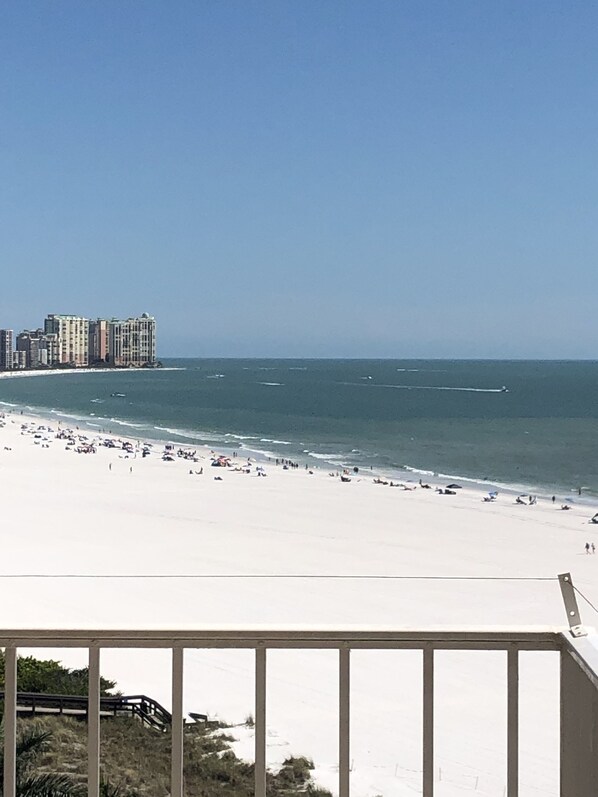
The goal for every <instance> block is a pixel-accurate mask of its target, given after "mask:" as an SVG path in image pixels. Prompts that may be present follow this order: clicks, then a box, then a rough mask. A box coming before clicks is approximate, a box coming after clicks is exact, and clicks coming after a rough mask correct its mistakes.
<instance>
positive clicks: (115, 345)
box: [108, 313, 156, 368]
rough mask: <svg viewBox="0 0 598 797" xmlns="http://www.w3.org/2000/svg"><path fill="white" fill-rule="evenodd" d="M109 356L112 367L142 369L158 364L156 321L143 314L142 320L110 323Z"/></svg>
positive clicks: (134, 319) (129, 319)
mask: <svg viewBox="0 0 598 797" xmlns="http://www.w3.org/2000/svg"><path fill="white" fill-rule="evenodd" d="M108 349H109V351H108V355H109V361H110V364H111V365H115V366H117V367H121V368H124V367H136V368H139V367H142V366H144V365H154V364H155V362H156V319H155V318H152V317H151V316H149V315H148V314H147V313H143V315H142V316H141V318H128V319H127V320H126V321H110V324H109V331H108Z"/></svg>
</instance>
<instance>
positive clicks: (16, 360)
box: [12, 351, 27, 370]
mask: <svg viewBox="0 0 598 797" xmlns="http://www.w3.org/2000/svg"><path fill="white" fill-rule="evenodd" d="M12 367H13V369H15V370H23V368H27V352H26V351H13V353H12Z"/></svg>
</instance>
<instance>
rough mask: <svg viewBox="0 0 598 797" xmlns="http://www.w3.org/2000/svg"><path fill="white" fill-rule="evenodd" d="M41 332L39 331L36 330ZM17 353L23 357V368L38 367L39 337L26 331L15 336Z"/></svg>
mask: <svg viewBox="0 0 598 797" xmlns="http://www.w3.org/2000/svg"><path fill="white" fill-rule="evenodd" d="M38 331H39V332H41V330H38ZM17 352H19V353H20V352H22V353H23V354H24V355H25V368H38V367H39V335H38V334H37V333H36V332H31V331H30V330H28V329H26V330H24V331H23V332H19V334H18V335H17Z"/></svg>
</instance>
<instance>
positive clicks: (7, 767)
mask: <svg viewBox="0 0 598 797" xmlns="http://www.w3.org/2000/svg"><path fill="white" fill-rule="evenodd" d="M16 763H17V649H16V648H15V647H7V648H6V649H5V651H4V791H3V795H4V797H15V795H16V790H17V786H16Z"/></svg>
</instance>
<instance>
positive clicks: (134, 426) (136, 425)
mask: <svg viewBox="0 0 598 797" xmlns="http://www.w3.org/2000/svg"><path fill="white" fill-rule="evenodd" d="M109 423H116V424H118V426H130V427H131V428H132V429H147V425H146V424H145V423H133V422H132V421H123V420H121V419H120V418H110V419H109Z"/></svg>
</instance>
